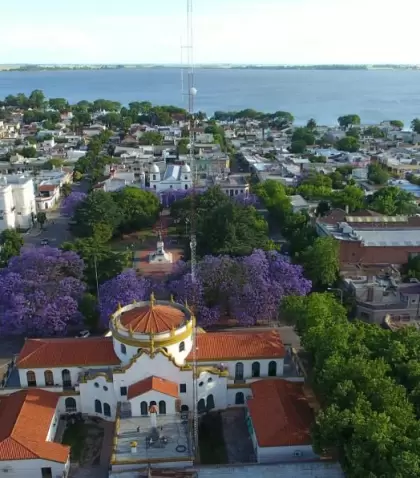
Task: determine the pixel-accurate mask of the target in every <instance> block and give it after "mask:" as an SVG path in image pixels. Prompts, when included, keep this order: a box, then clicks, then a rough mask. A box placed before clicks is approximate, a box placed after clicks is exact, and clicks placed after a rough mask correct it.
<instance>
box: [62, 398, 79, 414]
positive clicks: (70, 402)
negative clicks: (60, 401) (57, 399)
mask: <svg viewBox="0 0 420 478" xmlns="http://www.w3.org/2000/svg"><path fill="white" fill-rule="evenodd" d="M64 405H65V407H66V413H75V412H77V406H76V400H75V399H74V398H73V397H67V398H66V400H65V402H64Z"/></svg>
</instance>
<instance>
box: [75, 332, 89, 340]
mask: <svg viewBox="0 0 420 478" xmlns="http://www.w3.org/2000/svg"><path fill="white" fill-rule="evenodd" d="M89 336H90V332H89V330H82V331H80V332H79V333H78V334H77V335H76V337H78V338H79V339H85V338H86V337H89Z"/></svg>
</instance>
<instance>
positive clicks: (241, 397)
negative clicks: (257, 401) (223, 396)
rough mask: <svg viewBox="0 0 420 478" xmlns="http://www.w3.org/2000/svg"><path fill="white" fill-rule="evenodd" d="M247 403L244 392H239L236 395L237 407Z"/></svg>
mask: <svg viewBox="0 0 420 478" xmlns="http://www.w3.org/2000/svg"><path fill="white" fill-rule="evenodd" d="M244 403H245V397H244V394H243V393H242V392H237V393H236V395H235V405H243V404H244Z"/></svg>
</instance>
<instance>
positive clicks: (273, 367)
mask: <svg viewBox="0 0 420 478" xmlns="http://www.w3.org/2000/svg"><path fill="white" fill-rule="evenodd" d="M276 375H277V364H276V362H274V360H272V361H271V362H270V363H269V364H268V376H269V377H275V376H276Z"/></svg>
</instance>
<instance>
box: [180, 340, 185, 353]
mask: <svg viewBox="0 0 420 478" xmlns="http://www.w3.org/2000/svg"><path fill="white" fill-rule="evenodd" d="M184 350H185V342H181V343H180V344H179V351H180V352H183V351H184Z"/></svg>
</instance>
